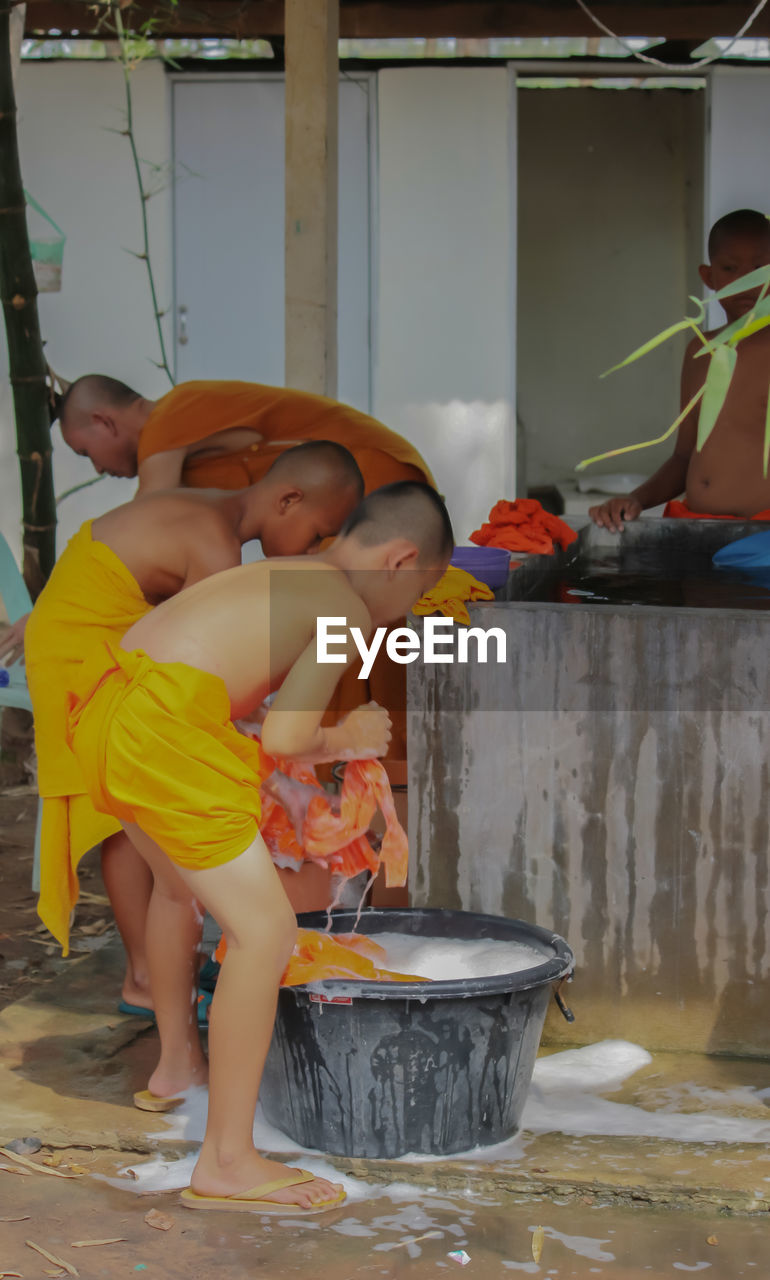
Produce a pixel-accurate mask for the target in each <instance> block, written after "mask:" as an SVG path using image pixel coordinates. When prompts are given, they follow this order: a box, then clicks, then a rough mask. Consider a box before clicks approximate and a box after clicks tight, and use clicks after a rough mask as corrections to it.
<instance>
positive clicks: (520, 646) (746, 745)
mask: <svg viewBox="0 0 770 1280" xmlns="http://www.w3.org/2000/svg"><path fill="white" fill-rule="evenodd" d="M672 523H678V522H672ZM631 531H635V532H636V533H644V530H643V529H642V528H641V526H632V527H631V530H629V531H628V532H631ZM739 531H740V530H736V532H739ZM606 536H607V537H609V535H606ZM623 537H624V538H626V537H627V534H624V535H623ZM519 572H522V571H519ZM516 579H517V575H516V574H514V575H513V584H512V585H513V587H514V590H515V588H516ZM693 589H694V590H697V589H698V584H697V583H696V584H694V588H693ZM470 614H471V623H472V625H474V626H479V627H484V628H488V627H490V626H496V627H502V628H503V629H504V631H505V632H506V635H507V637H508V661H507V664H506V665H503V666H498V665H497V664H496V663H491V662H490V663H488V664H487V665H480V664H478V663H471V664H468V665H464V666H459V665H447V666H431V665H424V664H422V663H419V664H415V665H413V666H410V667H408V668H407V671H408V682H409V684H408V697H409V715H408V750H409V765H410V768H409V845H410V854H411V858H410V877H411V879H410V890H411V898H412V903H413V905H415V906H431V907H448V908H461V909H464V910H471V911H481V912H490V913H492V914H496V915H506V916H511V917H514V918H517V917H518V918H521V919H524V920H528V921H530V922H534V923H536V924H539V925H542V926H544V927H545V928H553V929H554V930H555V931H556V932H557V933H559V934H561V935H562V936H563V937H565V938H566V940H567V941H568V943H569V944H570V946H571V947H572V949H573V951H574V953H575V958H576V963H577V977H576V980H575V984H574V988H573V989H572V990H571V991H570V992H569V996H568V1003H569V1004H570V1005H571V1006H572V1007H573V1009H574V1010H575V1013H576V1017H577V1021H576V1022H575V1024H574V1026H573V1027H572V1028H570V1029H568V1028H567V1024H566V1023H564V1022H563V1021H562V1020H561V1018H560V1017H558V1016H557V1017H556V1018H554V1019H552V1020H551V1022H550V1034H551V1036H552V1037H553V1038H558V1039H560V1040H562V1041H571V1042H573V1043H587V1042H590V1041H592V1040H595V1039H601V1038H604V1037H611V1038H613V1037H618V1036H619V1037H623V1038H626V1039H629V1040H632V1041H635V1042H637V1043H640V1044H643V1045H644V1046H645V1048H648V1049H677V1050H697V1051H706V1052H711V1053H746V1054H750V1055H755V1056H767V1055H768V1053H770V1029H769V1028H768V1021H767V1017H766V1008H767V1001H768V997H770V949H769V948H768V941H769V940H770V939H769V930H770V859H769V855H768V815H767V788H768V765H767V758H768V748H769V747H770V714H769V713H768V707H770V678H769V677H768V672H767V663H766V661H765V658H764V654H765V652H766V649H767V643H768V637H769V636H770V615H768V614H767V613H760V612H737V611H730V610H727V609H706V608H700V609H693V608H689V609H658V608H651V607H643V608H635V607H633V606H630V607H625V608H621V607H617V606H614V605H613V606H610V605H604V606H602V605H600V606H593V607H591V606H588V605H579V604H571V605H560V604H534V603H531V602H529V601H527V600H522V601H519V602H517V603H514V604H507V603H500V604H493V605H489V606H486V605H485V606H478V605H477V606H473V607H471V609H470Z"/></svg>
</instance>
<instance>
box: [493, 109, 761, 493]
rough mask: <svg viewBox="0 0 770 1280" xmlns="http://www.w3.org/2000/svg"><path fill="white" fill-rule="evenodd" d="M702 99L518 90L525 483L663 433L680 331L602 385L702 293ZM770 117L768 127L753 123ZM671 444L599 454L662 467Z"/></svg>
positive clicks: (673, 399)
mask: <svg viewBox="0 0 770 1280" xmlns="http://www.w3.org/2000/svg"><path fill="white" fill-rule="evenodd" d="M703 110H704V94H703V93H702V92H697V91H672V90H632V89H627V90H624V91H622V92H621V91H612V90H596V89H562V90H558V89H549V90H547V91H546V90H537V89H532V90H527V91H524V90H522V91H521V92H520V94H519V297H518V302H519V314H518V344H519V358H518V369H519V372H518V413H519V421H520V424H521V426H522V428H523V430H524V431H525V433H526V438H525V454H526V473H527V481H528V483H529V484H544V483H548V482H552V481H554V480H558V479H560V478H566V477H567V476H569V474H570V472H571V470H572V468H573V467H574V465H575V463H576V462H578V461H580V459H581V458H585V457H588V456H592V455H594V454H597V453H600V452H602V451H604V450H605V449H610V448H615V447H617V446H619V445H624V444H631V443H634V442H636V441H640V440H645V439H649V438H650V437H652V436H656V435H659V434H660V433H661V432H662V431H663V430H664V429H665V428H666V427H667V426H669V424H670V423H671V422H672V421H673V420H674V418H675V417H676V414H677V412H678V408H679V370H680V366H681V359H682V354H683V351H684V345H685V343H684V342H672V343H669V344H667V345H666V346H665V347H663V348H661V349H660V350H659V351H657V352H655V353H653V354H652V355H650V356H647V357H646V358H645V359H644V360H643V361H642V362H640V363H639V364H637V365H635V366H632V367H631V368H629V369H626V370H623V371H621V372H619V373H615V374H613V375H612V376H611V377H610V378H608V379H606V380H605V381H599V375H600V374H601V373H602V372H603V370H605V369H608V368H609V367H610V366H611V365H613V364H616V363H617V362H618V361H619V360H621V359H622V358H623V357H624V356H626V355H628V354H629V352H631V351H632V350H633V349H634V348H635V347H637V346H639V345H640V344H641V343H642V342H644V341H646V339H647V338H649V337H652V335H653V334H655V333H657V332H658V331H659V330H660V329H663V328H665V327H666V326H667V325H668V324H670V323H672V322H673V321H674V320H677V319H679V318H680V316H682V315H684V314H685V310H686V307H687V295H688V293H697V292H699V291H700V288H701V286H700V281H699V279H698V276H697V264H698V262H699V261H701V258H700V251H701V188H702V177H701V169H702V151H703ZM757 127H759V125H757ZM669 451H670V445H664V446H660V447H658V448H656V449H654V450H653V449H648V450H643V451H641V452H640V453H634V454H629V455H627V456H626V457H624V458H621V459H615V460H612V461H610V462H607V463H604V464H602V466H601V467H600V468H597V472H598V471H599V470H603V471H605V472H617V471H633V472H648V473H649V472H652V471H653V470H654V469H655V467H657V466H658V465H659V464H660V462H662V461H663V460H664V458H665V457H667V456H668V452H669Z"/></svg>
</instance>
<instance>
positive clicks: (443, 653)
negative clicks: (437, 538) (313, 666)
mask: <svg viewBox="0 0 770 1280" xmlns="http://www.w3.org/2000/svg"><path fill="white" fill-rule="evenodd" d="M348 631H349V632H350V636H351V639H352V640H353V643H354V644H355V646H356V649H357V650H358V653H359V654H360V656H361V661H362V664H363V665H362V667H361V670H360V672H359V673H358V678H359V680H366V679H367V678H368V676H369V674H370V673H371V670H372V666H373V665H374V660H375V658H376V657H377V654H378V653H379V652H380V649H381V648H382V642H383V640H385V652H386V654H387V655H388V657H389V658H390V660H391V662H398V663H399V664H400V665H401V666H406V665H407V664H408V663H410V662H416V661H417V659H418V658H422V661H423V662H429V663H436V662H470V661H474V662H481V663H485V662H488V661H490V658H489V657H488V654H489V649H490V646H492V648H493V651H494V658H493V659H491V660H492V661H494V662H503V663H504V662H505V661H506V654H507V650H506V634H505V632H504V631H503V630H502V628H501V627H489V629H488V630H486V631H485V630H484V629H483V628H482V627H456V626H455V623H454V620H453V619H452V618H426V619H425V621H424V623H423V633H422V636H420V635H419V634H418V633H417V632H416V631H413V630H412V629H411V627H394V629H393V630H392V631H388V628H387V627H378V628H377V630H376V631H375V633H374V635H373V636H372V638H371V641H370V642H369V644H367V642H366V637H365V636H364V633H363V632H362V630H361V628H360V627H348V625H347V618H327V617H321V618H319V619H318V628H317V631H316V660H317V661H318V662H323V663H328V662H340V663H344V662H347V658H346V656H345V652H344V650H345V645H346V643H347V633H348ZM386 636H387V639H386Z"/></svg>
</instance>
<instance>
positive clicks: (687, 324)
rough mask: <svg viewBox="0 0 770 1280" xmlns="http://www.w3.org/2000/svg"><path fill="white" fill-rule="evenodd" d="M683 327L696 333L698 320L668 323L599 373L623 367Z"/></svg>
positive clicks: (665, 340)
mask: <svg viewBox="0 0 770 1280" xmlns="http://www.w3.org/2000/svg"><path fill="white" fill-rule="evenodd" d="M684 329H693V330H695V332H696V333H698V332H699V330H698V322H697V321H696V320H693V319H690V318H689V317H688V318H687V319H685V320H677V322H676V324H671V325H669V327H668V328H667V329H664V330H663V331H662V332H661V333H656V335H655V337H654V338H650V339H649V341H647V342H644V343H642V345H641V347H637V348H636V351H632V352H631V354H630V356H626V358H625V360H621V361H620V364H614V365H613V366H612V368H611V369H607V370H606V371H605V372H604V373H603V374H601V377H602V378H606V377H608V376H609V375H610V374H611V373H615V371H616V369H623V368H625V366H626V365H627V364H631V363H632V362H633V361H634V360H639V359H641V357H642V356H646V355H647V353H648V351H653V350H654V349H655V347H659V346H660V345H661V343H663V342H667V341H668V339H669V338H672V337H673V336H674V334H675V333H681V332H682V331H683V330H684ZM704 341H705V339H704Z"/></svg>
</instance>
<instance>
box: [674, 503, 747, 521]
mask: <svg viewBox="0 0 770 1280" xmlns="http://www.w3.org/2000/svg"><path fill="white" fill-rule="evenodd" d="M663 518H664V520H770V507H769V508H767V509H766V510H765V511H758V512H757V514H756V515H755V516H725V515H719V516H715V515H714V514H713V513H712V514H709V513H708V512H707V511H691V510H690V508H689V507H688V505H687V503H686V502H680V501H678V499H674V501H672V502H667V503H666V506H665V509H664V511H663Z"/></svg>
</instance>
